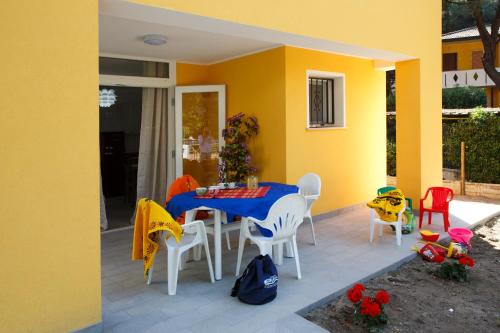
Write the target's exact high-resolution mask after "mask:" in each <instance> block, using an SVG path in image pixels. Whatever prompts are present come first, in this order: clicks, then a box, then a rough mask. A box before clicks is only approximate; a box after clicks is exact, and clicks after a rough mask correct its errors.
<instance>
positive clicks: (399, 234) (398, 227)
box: [396, 221, 402, 246]
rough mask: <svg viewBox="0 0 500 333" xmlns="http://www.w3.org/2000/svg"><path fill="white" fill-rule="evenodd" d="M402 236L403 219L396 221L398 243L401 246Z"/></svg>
mask: <svg viewBox="0 0 500 333" xmlns="http://www.w3.org/2000/svg"><path fill="white" fill-rule="evenodd" d="M401 238H402V232H401V221H398V222H397V223H396V243H397V244H398V246H401Z"/></svg>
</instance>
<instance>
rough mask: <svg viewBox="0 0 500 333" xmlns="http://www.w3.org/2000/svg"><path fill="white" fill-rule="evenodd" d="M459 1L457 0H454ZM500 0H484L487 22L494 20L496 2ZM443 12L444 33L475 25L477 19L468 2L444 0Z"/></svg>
mask: <svg viewBox="0 0 500 333" xmlns="http://www.w3.org/2000/svg"><path fill="white" fill-rule="evenodd" d="M454 1H455V2H457V1H456V0H454ZM497 1H498V0H482V9H483V16H484V20H485V22H487V23H491V22H493V20H494V18H495V12H496V2H497ZM442 3H443V14H442V21H441V22H442V26H443V33H446V32H450V31H456V30H460V29H464V28H468V27H472V26H475V24H476V21H475V20H474V17H473V16H472V12H471V10H470V8H469V6H468V5H467V4H458V3H453V2H451V1H449V0H442Z"/></svg>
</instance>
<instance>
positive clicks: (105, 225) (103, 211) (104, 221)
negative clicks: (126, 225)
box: [99, 171, 108, 230]
mask: <svg viewBox="0 0 500 333" xmlns="http://www.w3.org/2000/svg"><path fill="white" fill-rule="evenodd" d="M100 173H101V172H100V171H99V191H100V193H99V197H100V198H101V229H102V230H107V229H108V218H107V217H106V204H105V200H104V193H103V192H102V176H101V174H100Z"/></svg>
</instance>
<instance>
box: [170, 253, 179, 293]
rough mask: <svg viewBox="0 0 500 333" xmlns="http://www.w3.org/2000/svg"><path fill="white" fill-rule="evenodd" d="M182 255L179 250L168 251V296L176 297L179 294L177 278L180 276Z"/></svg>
mask: <svg viewBox="0 0 500 333" xmlns="http://www.w3.org/2000/svg"><path fill="white" fill-rule="evenodd" d="M180 258H181V253H180V252H179V250H178V249H169V250H168V263H167V266H168V294H169V295H175V293H176V292H177V278H178V276H179V261H180Z"/></svg>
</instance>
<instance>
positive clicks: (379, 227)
mask: <svg viewBox="0 0 500 333" xmlns="http://www.w3.org/2000/svg"><path fill="white" fill-rule="evenodd" d="M383 234H384V225H383V224H379V225H378V236H379V237H382V235H383Z"/></svg>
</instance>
